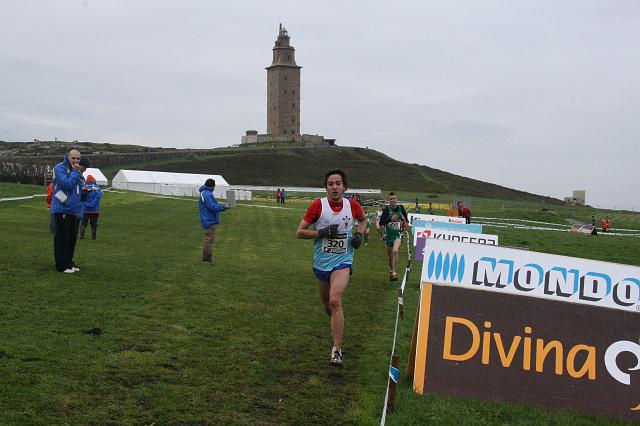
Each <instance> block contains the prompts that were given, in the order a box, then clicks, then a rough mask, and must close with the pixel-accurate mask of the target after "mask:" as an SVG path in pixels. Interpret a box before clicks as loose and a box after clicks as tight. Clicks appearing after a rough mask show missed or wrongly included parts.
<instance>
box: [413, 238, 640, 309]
mask: <svg viewBox="0 0 640 426" xmlns="http://www.w3.org/2000/svg"><path fill="white" fill-rule="evenodd" d="M421 278H422V280H421V282H431V283H436V284H445V285H454V286H458V287H467V288H475V289H481V290H488V291H496V292H503V293H510V294H517V295H522V296H531V297H539V298H544V299H552V300H559V301H565V302H573V303H581V304H587V305H596V306H602V307H607V308H614V309H620V310H625V311H632V312H639V313H640V267H637V266H630V265H621V264H617V263H608V262H600V261H597V260H588V259H581V258H575V257H567V256H558V255H552V254H546V253H538V252H532V251H522V250H518V249H509V248H504V247H495V246H486V245H479V244H458V243H453V242H450V241H443V240H428V244H426V247H425V250H424V261H423V263H422V277H421Z"/></svg>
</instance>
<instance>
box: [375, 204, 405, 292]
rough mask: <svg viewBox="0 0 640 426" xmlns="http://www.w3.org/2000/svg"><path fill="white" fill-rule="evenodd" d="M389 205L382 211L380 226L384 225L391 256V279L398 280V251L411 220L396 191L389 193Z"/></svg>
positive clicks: (388, 251)
mask: <svg viewBox="0 0 640 426" xmlns="http://www.w3.org/2000/svg"><path fill="white" fill-rule="evenodd" d="M388 200H389V205H388V206H387V207H385V209H384V210H383V211H382V216H381V217H380V226H384V229H385V236H384V242H385V245H386V246H387V256H389V281H398V269H397V268H398V252H399V251H400V244H401V242H402V232H403V231H404V229H405V227H406V224H407V223H408V222H409V220H408V218H407V212H406V211H405V209H404V207H403V206H402V205H400V204H398V197H397V196H396V194H395V193H394V192H390V193H389V198H388Z"/></svg>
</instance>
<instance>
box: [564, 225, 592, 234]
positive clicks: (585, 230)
mask: <svg viewBox="0 0 640 426" xmlns="http://www.w3.org/2000/svg"><path fill="white" fill-rule="evenodd" d="M594 229H595V226H593V225H573V226H572V227H571V228H569V232H579V233H581V234H585V235H593V230H594Z"/></svg>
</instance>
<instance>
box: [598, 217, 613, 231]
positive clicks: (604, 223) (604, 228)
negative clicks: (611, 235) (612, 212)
mask: <svg viewBox="0 0 640 426" xmlns="http://www.w3.org/2000/svg"><path fill="white" fill-rule="evenodd" d="M600 227H601V228H602V232H605V233H606V232H607V231H608V230H609V228H611V220H610V219H609V216H605V217H603V218H602V221H600Z"/></svg>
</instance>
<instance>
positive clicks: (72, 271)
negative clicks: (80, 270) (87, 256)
mask: <svg viewBox="0 0 640 426" xmlns="http://www.w3.org/2000/svg"><path fill="white" fill-rule="evenodd" d="M62 272H64V273H65V274H73V273H74V272H75V271H74V270H73V268H69V269H65V270H64V271H62Z"/></svg>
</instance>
